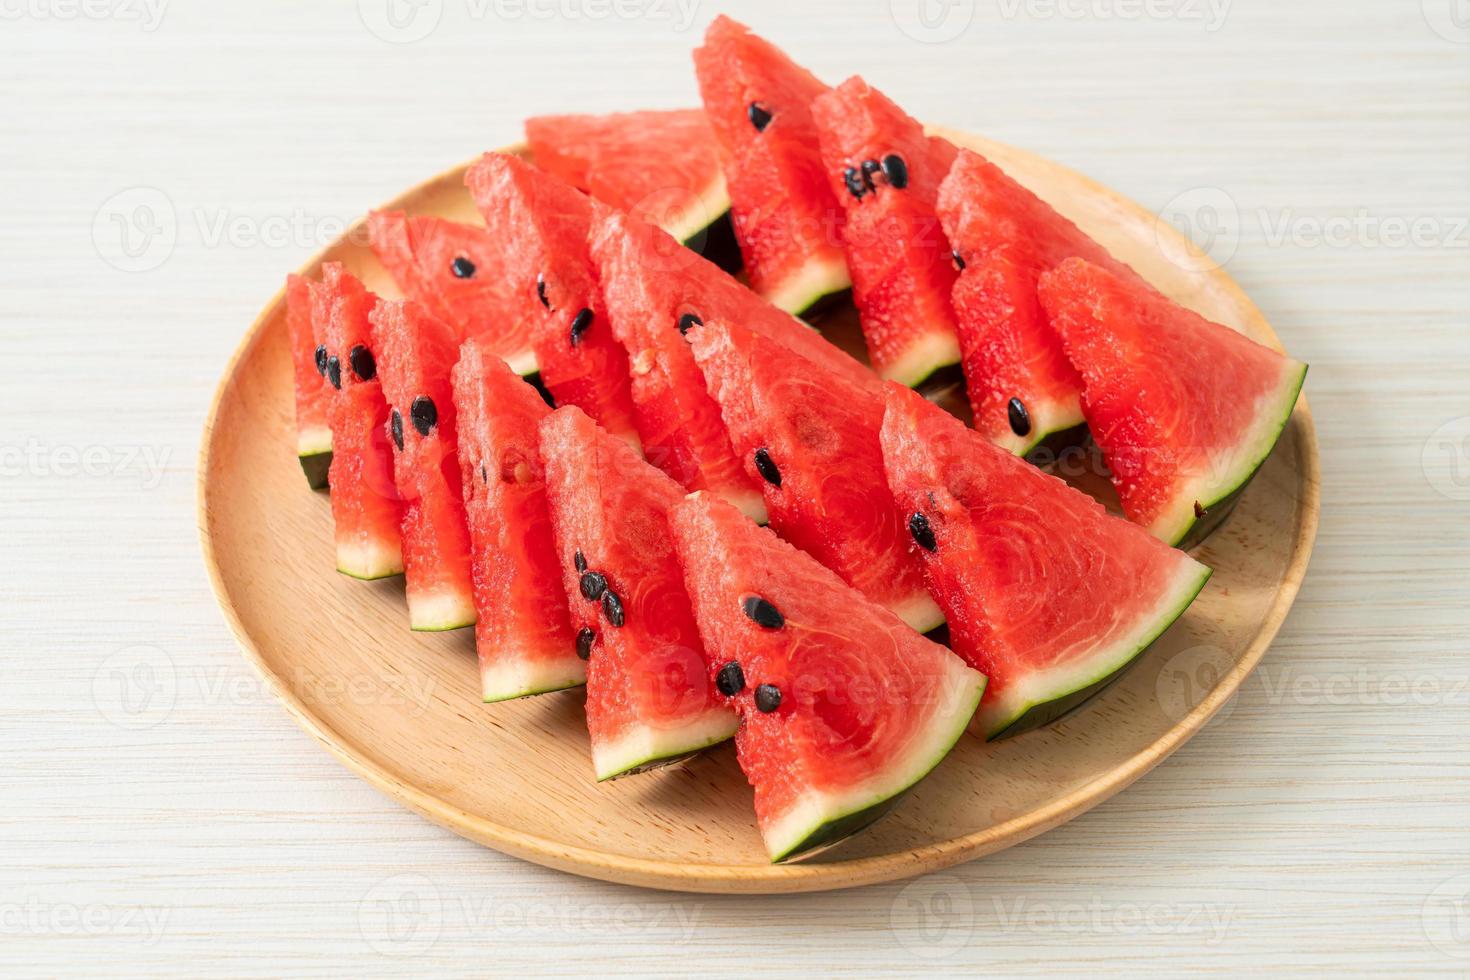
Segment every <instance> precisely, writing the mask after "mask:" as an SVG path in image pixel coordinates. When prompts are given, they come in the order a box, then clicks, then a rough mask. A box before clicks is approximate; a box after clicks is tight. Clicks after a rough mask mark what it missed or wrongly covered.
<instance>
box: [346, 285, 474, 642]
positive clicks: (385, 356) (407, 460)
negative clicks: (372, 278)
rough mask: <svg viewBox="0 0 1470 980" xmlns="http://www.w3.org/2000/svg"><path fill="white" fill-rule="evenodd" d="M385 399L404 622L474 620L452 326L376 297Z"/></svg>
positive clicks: (447, 626) (441, 626) (434, 625)
mask: <svg viewBox="0 0 1470 980" xmlns="http://www.w3.org/2000/svg"><path fill="white" fill-rule="evenodd" d="M369 320H370V322H371V323H372V337H373V350H374V352H375V354H376V356H377V361H376V368H377V373H378V376H379V378H381V380H382V384H383V397H384V399H385V400H386V401H387V402H388V409H389V411H388V419H389V421H388V426H387V429H386V431H387V434H388V438H389V439H391V440H392V442H393V445H394V447H395V451H394V453H393V479H394V483H395V485H396V486H397V488H398V496H399V498H400V499H401V500H402V501H403V524H402V532H403V561H404V565H405V569H404V572H405V576H404V577H405V581H406V586H407V588H406V591H407V593H408V621H409V626H410V627H411V628H412V629H415V630H424V631H431V632H432V631H440V630H452V629H459V628H461V627H463V626H470V625H473V624H474V622H475V603H474V595H473V593H472V591H471V587H470V537H469V530H468V528H467V527H466V526H465V510H464V497H463V495H462V493H461V491H460V473H459V459H458V457H457V456H456V455H455V451H456V449H457V447H458V445H459V443H458V440H457V438H456V431H457V429H456V425H455V411H454V401H453V398H452V397H451V392H450V371H451V370H453V368H454V361H455V358H456V357H457V355H458V353H459V339H458V337H456V336H455V332H454V328H453V327H451V326H450V325H449V324H447V323H444V322H443V321H442V320H439V319H437V318H435V317H434V316H433V315H432V314H430V313H429V312H428V311H427V310H425V309H424V308H423V307H422V306H419V305H418V304H417V303H415V302H413V301H412V300H379V301H378V305H377V306H376V307H375V308H374V309H373V312H372V314H371V316H370V317H369Z"/></svg>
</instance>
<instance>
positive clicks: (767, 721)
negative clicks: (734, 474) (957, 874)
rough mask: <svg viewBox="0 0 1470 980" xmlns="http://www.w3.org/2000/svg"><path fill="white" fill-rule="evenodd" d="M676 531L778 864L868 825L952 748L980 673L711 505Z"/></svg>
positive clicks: (701, 501)
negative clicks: (737, 719)
mask: <svg viewBox="0 0 1470 980" xmlns="http://www.w3.org/2000/svg"><path fill="white" fill-rule="evenodd" d="M672 524H673V533H674V540H675V542H676V545H677V548H678V552H679V559H680V564H681V565H682V566H683V569H684V579H685V582H686V583H687V587H688V591H689V596H690V597H691V599H692V601H693V603H694V610H695V616H696V618H697V619H698V621H699V629H700V634H701V635H702V636H703V637H704V642H705V647H706V649H707V651H708V652H709V654H710V657H711V663H712V664H713V673H714V675H715V677H716V678H717V681H716V683H717V684H718V685H719V689H720V690H721V691H722V692H727V693H729V695H730V697H729V700H730V702H731V703H733V704H734V705H735V706H736V707H737V708H738V710H739V712H740V715H741V724H740V731H739V732H738V733H737V735H736V739H735V744H736V749H737V751H738V753H739V757H740V767H741V768H742V769H743V770H744V771H745V775H746V778H747V779H749V780H750V784H751V786H752V787H754V789H755V809H756V818H757V821H758V822H759V824H760V830H761V836H762V837H763V838H764V839H765V844H766V850H767V853H769V855H770V857H771V860H772V861H784V860H788V859H791V858H795V857H800V856H803V855H806V854H810V853H813V852H815V851H816V850H818V849H821V848H824V847H828V846H830V845H832V844H835V843H837V842H838V841H840V840H843V839H844V838H846V837H850V836H851V835H853V834H855V833H857V832H858V831H860V830H862V829H863V828H864V827H867V826H868V825H869V824H871V823H873V821H875V820H877V819H878V818H879V817H881V816H883V814H884V813H885V812H887V810H888V809H889V808H890V807H892V806H893V804H894V803H895V802H896V801H897V797H898V796H899V795H900V794H902V793H903V792H904V791H905V790H907V789H908V788H910V787H911V786H913V785H914V784H915V783H917V782H918V781H919V780H920V779H922V778H923V777H924V776H925V775H927V774H928V773H929V772H930V770H932V769H933V768H934V767H935V766H936V765H938V764H939V762H940V760H941V759H943V758H944V757H945V755H946V754H948V752H949V750H950V749H951V748H953V747H954V744H955V742H956V741H958V740H959V738H960V736H961V735H962V734H963V733H964V731H965V726H966V724H967V723H968V722H969V721H970V717H971V716H972V715H973V714H974V711H975V707H976V705H977V704H978V703H979V702H980V696H981V692H982V691H983V690H984V688H985V678H984V676H983V675H981V674H979V673H978V672H976V671H974V670H971V669H970V668H968V667H966V666H965V664H964V663H963V662H962V661H961V660H960V659H959V658H958V657H956V656H955V655H954V654H952V653H950V652H949V651H948V650H946V649H944V647H942V646H940V645H938V644H936V643H932V642H930V641H929V640H926V639H924V638H923V637H922V636H919V635H918V634H917V633H915V632H913V631H912V630H911V629H909V628H908V627H907V626H905V625H904V624H903V623H902V622H900V621H899V620H898V619H897V618H896V617H894V616H893V614H892V613H890V612H889V611H888V610H886V609H883V608H882V607H880V606H877V605H874V604H873V603H871V602H869V601H868V600H867V599H865V598H863V596H862V595H860V594H859V593H857V592H855V591H853V589H852V588H850V587H849V586H848V585H847V584H846V583H844V582H843V581H842V580H841V579H839V578H838V577H837V576H836V575H834V574H833V573H832V572H830V571H829V570H827V569H826V568H823V567H822V566H821V565H819V564H817V562H815V561H813V560H812V558H811V557H810V556H808V555H806V554H804V553H802V552H800V551H797V550H796V549H795V548H793V547H791V546H790V545H788V544H786V543H784V542H782V541H781V540H779V539H778V538H777V537H776V536H775V535H774V534H772V533H771V532H770V531H768V530H765V529H763V528H760V527H757V526H756V525H755V524H753V523H751V522H750V521H749V520H747V519H746V518H744V517H743V516H742V515H741V514H740V513H739V512H738V511H736V510H735V509H734V508H733V507H731V506H730V505H728V504H726V503H725V502H723V501H721V500H719V499H717V498H715V497H712V496H711V495H709V494H705V493H698V494H693V495H691V496H690V497H689V498H687V499H686V500H684V501H682V502H680V503H679V505H678V506H677V507H676V508H675V509H674V512H673V521H672Z"/></svg>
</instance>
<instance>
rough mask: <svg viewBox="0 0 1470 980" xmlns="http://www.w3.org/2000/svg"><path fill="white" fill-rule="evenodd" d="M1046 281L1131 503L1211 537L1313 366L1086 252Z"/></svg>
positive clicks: (1050, 309)
mask: <svg viewBox="0 0 1470 980" xmlns="http://www.w3.org/2000/svg"><path fill="white" fill-rule="evenodd" d="M1040 288H1041V302H1042V304H1043V305H1044V306H1045V308H1046V311H1047V313H1048V315H1049V316H1050V317H1051V322H1052V325H1053V326H1054V327H1055V329H1056V330H1057V332H1058V333H1059V335H1060V336H1061V338H1062V341H1063V342H1064V344H1065V345H1066V350H1067V354H1068V356H1069V357H1070V358H1071V359H1072V363H1073V364H1075V365H1077V367H1078V369H1079V370H1080V371H1081V372H1082V377H1083V379H1084V382H1085V385H1086V389H1085V392H1084V394H1083V396H1082V407H1083V412H1084V413H1085V415H1086V416H1087V422H1088V427H1089V428H1090V429H1091V430H1092V435H1093V438H1094V439H1096V440H1097V443H1098V445H1099V446H1100V447H1102V451H1103V456H1104V458H1106V460H1107V463H1108V468H1109V470H1111V472H1112V477H1113V484H1114V486H1115V487H1117V490H1118V497H1119V499H1120V500H1121V501H1122V504H1123V512H1124V513H1125V514H1127V515H1128V517H1129V519H1130V520H1132V521H1134V522H1136V523H1138V524H1141V525H1143V526H1144V527H1145V528H1147V529H1148V530H1149V531H1150V532H1151V533H1153V534H1154V535H1156V536H1157V537H1159V538H1160V539H1162V540H1163V541H1166V542H1168V543H1170V544H1179V543H1182V544H1183V545H1184V546H1186V547H1188V546H1190V545H1192V544H1194V543H1196V542H1197V541H1199V540H1202V539H1203V537H1204V536H1205V535H1206V534H1208V533H1209V532H1210V531H1211V530H1213V529H1214V528H1215V527H1216V526H1218V523H1219V521H1220V520H1222V519H1223V518H1224V516H1225V515H1226V514H1228V513H1229V511H1230V509H1231V507H1232V506H1233V505H1234V502H1235V499H1236V497H1237V495H1238V494H1239V493H1240V491H1241V490H1242V489H1243V488H1244V487H1245V485H1246V484H1247V483H1249V482H1250V479H1251V477H1252V476H1254V475H1255V472H1256V470H1257V469H1258V468H1259V467H1260V465H1261V463H1262V462H1264V461H1265V459H1266V457H1267V456H1268V455H1270V453H1271V449H1272V448H1273V447H1274V446H1275V445H1276V442H1277V440H1278V439H1280V437H1281V433H1282V431H1283V430H1284V429H1285V427H1286V423H1287V421H1288V420H1289V419H1290V418H1291V412H1292V408H1293V407H1294V406H1295V405H1296V399H1297V394H1298V393H1299V392H1300V391H1301V386H1302V381H1303V380H1304V379H1305V377H1306V373H1307V366H1306V365H1305V364H1303V363H1302V362H1300V361H1294V360H1292V359H1291V358H1289V357H1286V356H1285V355H1283V354H1279V353H1277V352H1276V351H1274V350H1271V349H1270V348H1268V347H1263V346H1261V345H1260V344H1258V343H1256V342H1255V341H1253V340H1250V339H1249V338H1248V337H1246V336H1244V335H1243V334H1240V333H1237V332H1236V331H1234V330H1231V329H1230V328H1229V327H1226V326H1222V325H1221V324H1218V323H1212V322H1210V321H1209V320H1206V319H1205V318H1204V317H1202V316H1200V315H1199V314H1197V313H1194V312H1192V311H1190V310H1187V309H1185V308H1184V307H1182V306H1180V305H1179V304H1177V303H1174V302H1173V301H1171V300H1169V299H1167V298H1166V297H1164V296H1162V295H1160V294H1159V293H1157V292H1156V291H1154V290H1153V289H1152V288H1150V287H1149V286H1147V285H1145V284H1143V283H1142V282H1141V281H1139V280H1137V279H1136V278H1133V277H1126V278H1125V277H1122V276H1119V275H1117V274H1115V273H1113V272H1110V271H1108V270H1107V269H1104V268H1102V267H1100V266H1097V265H1093V264H1091V263H1089V262H1086V261H1084V260H1083V259H1080V258H1074V259H1068V260H1067V261H1066V262H1063V263H1062V264H1061V265H1060V266H1059V267H1058V268H1056V269H1055V270H1053V271H1051V272H1048V273H1047V274H1045V275H1044V276H1042V277H1041V287H1040Z"/></svg>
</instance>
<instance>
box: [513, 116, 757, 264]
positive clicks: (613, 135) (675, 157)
mask: <svg viewBox="0 0 1470 980" xmlns="http://www.w3.org/2000/svg"><path fill="white" fill-rule="evenodd" d="M526 142H527V143H528V144H530V147H531V153H532V155H533V157H534V159H535V162H536V166H538V167H540V168H541V169H542V170H545V171H546V172H547V173H550V174H554V175H556V176H557V177H560V178H561V179H562V180H564V181H566V182H567V183H568V184H571V185H572V186H573V187H575V188H577V190H579V191H584V192H585V193H587V194H590V195H592V196H593V197H595V198H596V199H597V200H599V201H601V202H602V203H604V204H606V205H608V206H609V207H612V208H615V209H617V210H619V211H625V212H627V213H628V214H631V215H634V216H636V217H638V218H641V219H642V220H644V221H649V222H652V223H653V224H656V225H658V226H659V227H660V228H662V229H663V230H664V231H667V232H668V233H669V234H670V235H673V236H674V237H675V238H677V239H678V240H679V241H681V242H688V243H691V244H693V245H697V246H702V245H703V242H702V241H701V240H700V236H701V234H702V233H703V232H705V231H707V230H708V229H709V228H710V226H711V225H713V224H714V223H715V222H717V221H719V220H720V219H721V218H723V217H724V216H725V215H726V214H727V213H728V212H729V210H730V192H729V190H728V188H726V186H725V171H724V170H723V169H722V168H721V166H720V157H719V153H718V151H716V149H715V134H714V133H713V132H712V131H711V130H710V125H709V120H708V119H706V118H705V115H704V111H703V110H702V109H655V110H648V111H644V112H615V113H612V114H610V115H605V116H589V115H561V116H533V117H531V118H530V119H527V120H526Z"/></svg>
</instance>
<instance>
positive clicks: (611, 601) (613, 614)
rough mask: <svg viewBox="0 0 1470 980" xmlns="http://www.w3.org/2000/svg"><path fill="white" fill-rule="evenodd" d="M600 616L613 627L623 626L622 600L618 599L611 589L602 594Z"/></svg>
mask: <svg viewBox="0 0 1470 980" xmlns="http://www.w3.org/2000/svg"><path fill="white" fill-rule="evenodd" d="M602 614H603V615H604V616H606V617H607V621H608V622H609V623H612V624H613V625H614V626H619V627H621V626H622V625H623V600H622V599H619V598H618V594H617V593H616V592H614V591H613V590H612V589H608V590H607V591H606V592H604V593H603V594H602Z"/></svg>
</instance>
